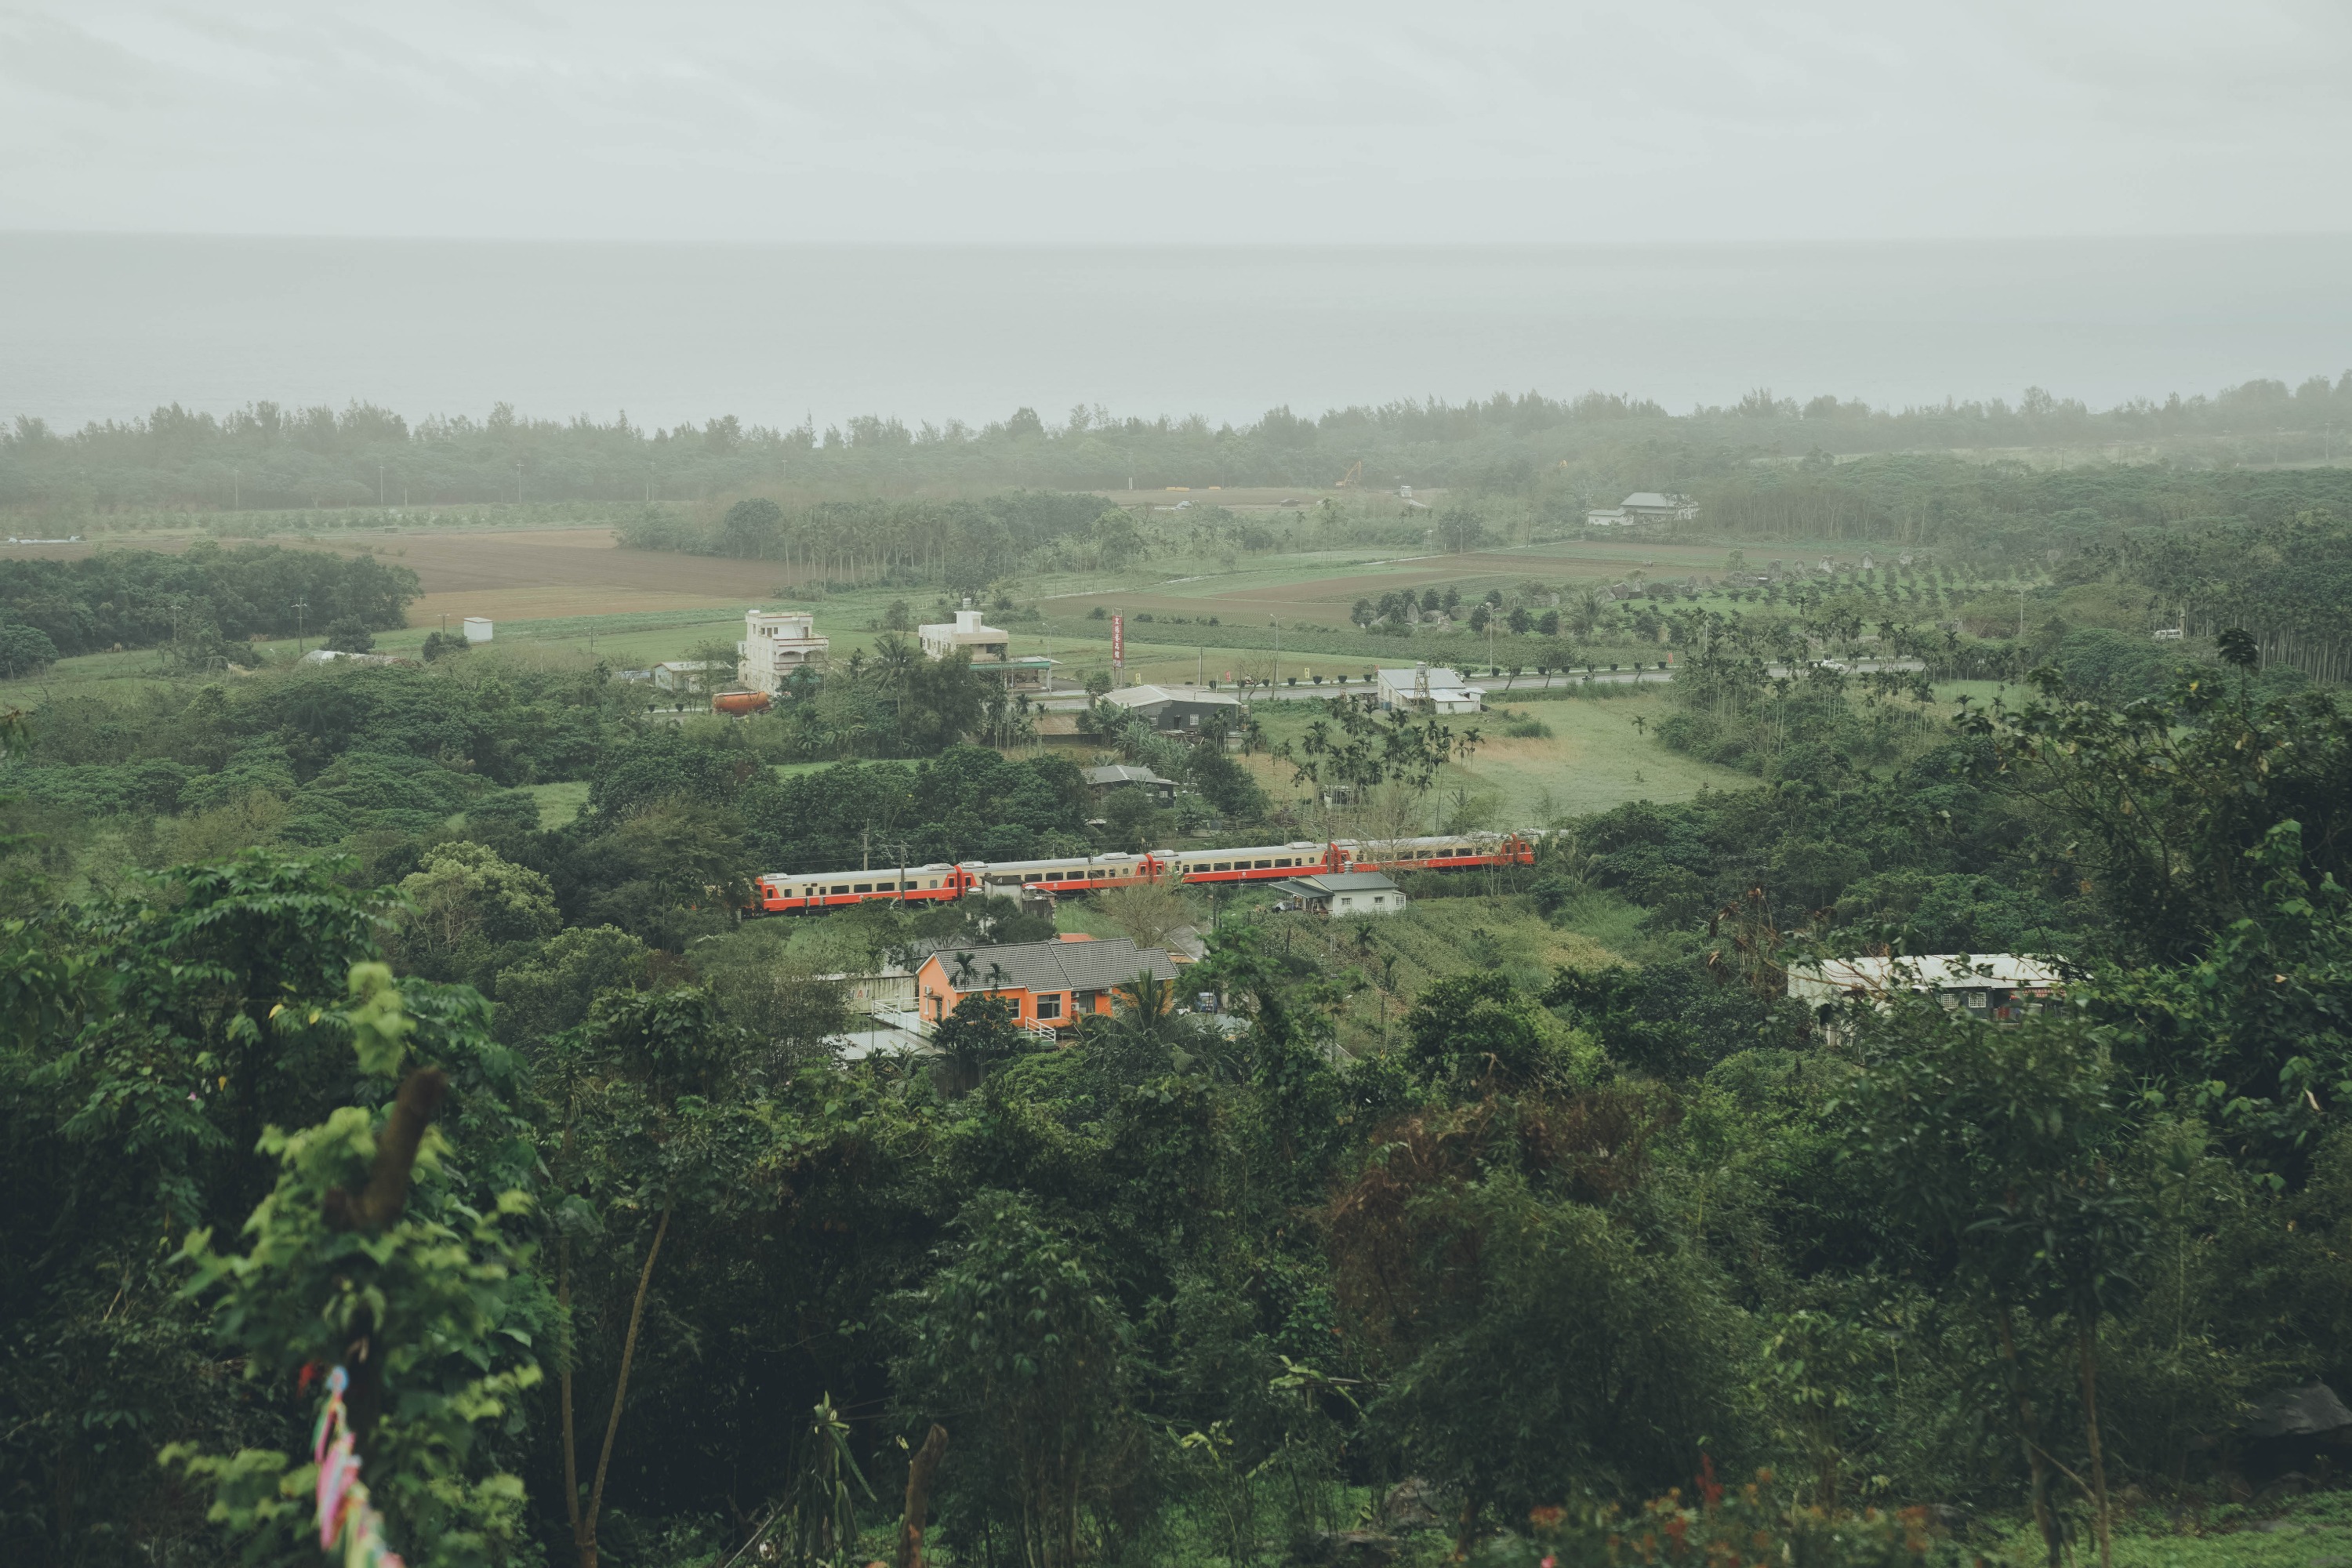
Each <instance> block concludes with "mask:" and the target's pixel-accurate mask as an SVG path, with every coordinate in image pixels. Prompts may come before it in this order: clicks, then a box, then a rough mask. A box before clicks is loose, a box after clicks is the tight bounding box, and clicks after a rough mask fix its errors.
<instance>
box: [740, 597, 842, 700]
mask: <svg viewBox="0 0 2352 1568" xmlns="http://www.w3.org/2000/svg"><path fill="white" fill-rule="evenodd" d="M832 646H833V639H832V638H831V637H819V636H817V635H816V617H815V616H813V615H811V614H809V613H808V612H807V611H806V610H752V611H750V612H748V613H746V614H745V616H743V640H742V641H741V642H740V643H737V644H736V645H735V655H736V670H735V679H737V680H738V681H739V682H740V684H741V685H742V686H743V687H744V689H746V690H751V691H764V692H766V693H767V694H768V695H769V696H771V697H777V696H781V695H782V692H783V689H784V682H786V681H787V680H790V679H792V677H793V671H794V670H797V669H801V668H805V667H807V666H809V665H812V664H823V663H824V656H825V650H826V649H827V648H829V647H832Z"/></svg>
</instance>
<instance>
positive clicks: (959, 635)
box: [915, 599, 1054, 691]
mask: <svg viewBox="0 0 2352 1568" xmlns="http://www.w3.org/2000/svg"><path fill="white" fill-rule="evenodd" d="M963 603H964V607H963V608H962V609H961V610H958V611H957V612H956V618H955V619H954V620H952V621H935V622H933V623H932V624H930V625H929V626H917V627H916V628H915V636H916V637H917V638H919V640H920V641H921V643H922V645H923V654H924V657H925V658H947V657H948V656H949V655H950V654H952V653H955V652H956V651H957V650H958V649H961V650H962V651H963V652H964V653H965V654H967V655H969V656H970V657H971V668H972V669H973V671H974V673H976V674H981V675H993V676H995V677H997V678H998V679H1001V680H1003V682H1004V684H1005V685H1006V686H1007V687H1009V688H1011V689H1013V690H1015V691H1043V690H1045V687H1046V683H1047V682H1048V680H1049V679H1051V678H1052V674H1053V669H1054V661H1053V660H1052V659H1050V658H1045V657H1043V656H1042V655H1038V656H1031V657H1029V658H1013V637H1012V634H1010V633H1009V632H1005V631H1003V630H1000V629H999V628H997V627H995V626H988V625H985V624H983V623H982V620H981V618H980V612H979V611H978V610H975V609H973V608H972V607H971V600H970V599H966V600H965V601H964V602H963Z"/></svg>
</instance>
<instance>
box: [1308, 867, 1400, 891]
mask: <svg viewBox="0 0 2352 1568" xmlns="http://www.w3.org/2000/svg"><path fill="white" fill-rule="evenodd" d="M1297 882H1298V885H1299V886H1300V887H1302V888H1312V889H1315V890H1316V891H1317V892H1321V893H1393V892H1396V891H1397V890H1398V889H1397V885H1396V884H1395V883H1394V882H1392V881H1391V880H1389V879H1388V878H1386V877H1384V876H1382V875H1381V873H1380V872H1378V871H1336V872H1328V873H1324V874H1321V875H1318V876H1313V877H1300V878H1298V879H1297Z"/></svg>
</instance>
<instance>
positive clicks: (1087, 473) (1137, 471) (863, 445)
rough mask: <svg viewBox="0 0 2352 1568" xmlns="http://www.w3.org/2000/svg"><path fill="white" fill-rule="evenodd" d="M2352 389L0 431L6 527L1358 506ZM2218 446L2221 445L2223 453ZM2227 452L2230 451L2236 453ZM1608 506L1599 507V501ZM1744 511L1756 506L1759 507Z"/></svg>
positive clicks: (2319, 448) (2321, 442)
mask: <svg viewBox="0 0 2352 1568" xmlns="http://www.w3.org/2000/svg"><path fill="white" fill-rule="evenodd" d="M2347 408H2352V373H2347V374H2346V376H2345V377H2344V378H2342V379H2339V380H2337V381H2335V382H2330V381H2329V380H2327V379H2326V377H2324V376H2314V377H2311V378H2308V379H2306V380H2305V381H2304V382H2303V383H2302V384H2299V385H2297V386H2295V387H2294V388H2293V389H2290V388H2289V387H2288V386H2287V385H2286V384H2284V382H2280V381H2274V380H2257V381H2252V382H2248V383H2245V384H2242V385H2240V386H2237V387H2233V388H2230V389H2227V390H2225V391H2223V392H2221V393H2219V394H2217V395H2210V396H2208V395H2201V394H2200V395H2194V396H2190V397H2188V398H2185V399H2184V398H2181V397H2179V396H2178V395H2174V396H2172V397H2170V398H2168V399H2167V400H2166V401H2164V402H2162V403H2157V402H2153V401H2149V400H2146V399H2137V400H2133V401H2131V402H2127V403H2126V404H2123V405H2118V406H2116V407H2115V408H2112V409H2106V410H2103V411H2098V412H2094V411H2092V410H2090V409H2089V408H2087V407H2086V406H2085V405H2083V404H2081V403H2079V402H2076V401H2073V400H2069V399H2063V398H2059V397H2053V396H2052V395H2049V394H2047V393H2044V392H2042V391H2040V390H2039V389H2033V388H2029V389H2028V390H2027V391H2026V393H2025V394H2024V395H2022V396H2021V398H2020V399H2019V401H2018V402H2017V403H2016V404H2015V405H2011V404H2010V403H2008V402H2007V401H2005V400H2002V399H1992V400H1990V401H1984V402H1969V403H1948V404H1946V405H1941V406H1936V405H1928V406H1919V407H1907V408H1903V409H1878V408H1873V407H1870V406H1869V405H1864V404H1862V403H1859V402H1855V401H1852V400H1844V401H1841V400H1840V399H1838V398H1836V397H1834V396H1826V395H1825V396H1819V397H1815V398H1812V399H1811V400H1810V401H1807V402H1803V403H1800V402H1799V401H1797V400H1796V399H1793V398H1789V397H1782V396H1779V395H1774V394H1772V393H1771V392H1769V391H1767V390H1762V389H1759V390H1757V391H1754V392H1750V393H1748V394H1747V395H1744V396H1743V397H1741V398H1740V399H1739V400H1738V401H1737V402H1736V403H1733V404H1730V405H1721V406H1702V407H1699V408H1696V409H1694V410H1692V411H1691V412H1690V413H1688V414H1685V415H1674V414H1669V413H1668V412H1667V411H1666V410H1665V409H1664V408H1663V407H1661V406H1659V405H1657V404H1655V403H1653V402H1649V401H1647V400H1644V399H1641V398H1638V397H1628V396H1624V395H1604V394H1601V393H1589V394H1586V395H1583V396H1581V397H1576V398H1551V397H1547V396H1544V395H1540V394H1538V393H1534V392H1529V393H1526V394H1523V395H1510V394H1507V393H1497V394H1496V395H1494V396H1492V397H1488V398H1485V399H1477V398H1473V399H1469V400H1467V401H1465V402H1462V403H1449V402H1446V401H1444V400H1443V399H1430V400H1425V401H1423V400H1400V401H1396V402H1391V403H1387V404H1383V405H1377V406H1375V405H1356V406H1351V407H1347V408H1335V409H1331V410H1328V411H1327V412H1325V413H1323V414H1321V415H1319V416H1301V415H1297V414H1294V413H1293V412H1292V411H1291V410H1290V409H1289V408H1288V407H1287V406H1279V407H1276V408H1273V409H1269V410H1268V411H1267V412H1266V413H1265V415H1264V416H1262V417H1261V418H1259V419H1258V420H1257V421H1255V423H1251V424H1246V425H1242V426H1234V425H1230V424H1224V425H1217V426H1212V425H1211V424H1210V423H1209V422H1208V421H1207V420H1205V419H1202V418H1200V417H1198V416H1193V417H1190V418H1181V419H1177V418H1170V417H1167V416H1160V417H1156V418H1142V417H1135V416H1113V415H1112V414H1110V413H1108V411H1106V410H1103V409H1101V408H1099V407H1086V406H1080V407H1076V408H1073V409H1071V410H1070V411H1069V413H1068V414H1067V415H1066V416H1063V417H1062V418H1061V419H1059V420H1058V421H1048V420H1047V419H1045V418H1043V417H1041V416H1039V415H1038V413H1037V412H1036V411H1034V410H1033V409H1029V408H1021V409H1017V410H1015V411H1014V412H1013V414H1011V415H1010V416H1007V417H1005V418H1004V419H1002V420H996V421H991V422H988V423H985V424H983V425H982V426H978V427H972V426H967V425H965V424H963V423H962V422H961V421H959V420H950V421H948V422H946V423H945V424H944V425H940V426H933V425H929V424H922V425H918V426H913V427H910V426H908V425H907V424H906V423H904V422H903V421H902V420H900V419H899V418H897V417H893V416H880V415H874V416H860V417H856V418H852V419H849V420H847V421H845V424H844V425H842V426H828V427H826V428H825V429H824V431H822V432H820V431H818V430H817V429H816V428H815V427H814V426H813V425H803V426H797V427H794V428H792V429H782V430H780V429H774V428H770V427H766V426H757V425H746V424H745V423H744V422H743V421H742V420H740V418H738V417H736V416H731V415H730V416H720V417H717V418H712V419H709V420H706V421H705V422H703V423H702V424H701V425H699V426H696V425H690V424H681V425H677V426H672V427H669V428H667V429H665V428H658V427H646V426H640V425H637V424H635V423H633V422H632V421H631V420H630V419H629V417H628V416H627V415H626V414H625V413H624V414H621V415H619V416H615V417H614V419H613V420H612V421H610V422H609V423H604V422H599V421H596V420H594V419H592V418H590V417H587V416H578V417H574V418H572V419H569V420H556V419H541V418H533V417H530V416H526V415H522V414H519V413H518V412H517V411H516V410H515V409H514V408H513V407H511V406H510V405H506V404H499V405H497V406H496V407H494V408H493V409H492V410H491V411H490V412H489V413H488V415H487V416H483V417H480V418H476V417H473V416H467V415H433V416H426V417H423V418H419V419H416V420H415V421H414V422H413V423H412V422H411V420H410V419H409V417H407V416H404V415H402V414H399V413H396V412H394V411H392V410H389V409H385V408H382V407H378V406H376V405H372V404H365V403H359V402H353V403H352V404H351V405H348V406H346V407H344V408H342V409H340V410H338V409H334V408H331V407H327V406H323V405H319V406H311V407H305V408H289V407H284V406H281V405H278V404H276V403H272V402H267V401H262V402H256V403H253V404H249V405H247V406H245V407H243V408H240V409H236V410H234V411H232V412H230V413H228V414H226V415H215V414H213V413H210V412H206V411H201V410H189V409H186V408H183V407H182V406H180V405H177V404H173V405H168V406H165V407H161V408H158V409H156V410H154V411H153V412H152V414H150V415H148V416H144V417H138V418H130V419H122V420H109V421H104V422H93V423H91V424H89V425H86V426H83V427H82V428H81V429H79V430H78V431H71V432H66V431H58V430H53V429H52V428H50V426H48V425H47V423H46V422H45V421H43V420H42V419H40V418H39V417H38V416H35V415H33V414H31V413H29V412H27V413H20V414H18V415H17V416H16V419H15V422H14V424H13V426H10V427H9V428H8V429H7V430H5V431H0V507H8V508H15V509H27V510H33V511H36V512H39V513H43V514H58V515H80V514H86V513H89V512H93V511H97V512H105V511H114V510H124V509H138V508H169V509H181V510H188V509H195V510H241V509H256V510H283V509H287V508H322V507H356V506H372V507H386V506H399V507H403V508H407V507H412V506H413V507H422V508H432V507H445V506H451V505H473V504H481V503H487V502H497V501H507V502H514V503H518V504H524V503H529V502H532V501H542V502H543V501H551V500H568V501H580V502H602V503H607V504H610V503H620V502H628V501H638V502H642V503H646V504H651V503H653V502H656V501H661V500H669V501H680V500H704V499H708V498H710V497H716V496H726V495H730V494H739V495H740V494H743V493H747V492H750V491H753V490H758V489H775V488H777V487H779V486H781V485H786V484H789V485H792V486H793V487H796V488H797V489H798V490H799V491H800V492H801V493H803V494H804V495H807V496H809V497H811V498H812V499H823V498H825V497H828V496H846V497H860V496H867V495H873V494H877V493H893V492H896V493H899V494H908V493H916V492H924V493H935V494H955V493H971V492H972V491H974V490H983V489H1003V488H1009V487H1026V488H1033V489H1118V488H1121V487H1125V486H1128V485H1129V484H1135V485H1139V486H1141V487H1143V488H1144V489H1160V487H1162V486H1165V485H1188V486H1200V485H1208V484H1222V485H1242V484H1250V485H1295V486H1303V487H1308V488H1323V487H1328V486H1330V485H1331V484H1332V483H1333V482H1334V481H1335V480H1337V479H1340V478H1341V477H1342V476H1343V475H1344V474H1345V473H1346V472H1348V471H1349V469H1350V468H1351V467H1352V466H1353V465H1354V464H1356V463H1358V462H1362V463H1364V464H1367V465H1370V468H1372V469H1373V470H1374V471H1376V472H1377V474H1378V478H1377V479H1374V480H1372V481H1371V483H1372V484H1373V485H1374V487H1375V488H1379V487H1380V486H1382V485H1385V484H1386V483H1389V482H1391V475H1394V476H1397V477H1398V478H1401V479H1404V480H1406V481H1407V482H1411V483H1414V484H1418V485H1426V486H1441V485H1443V486H1470V487H1481V488H1502V489H1522V488H1525V487H1526V486H1528V484H1530V483H1532V482H1533V481H1534V480H1535V479H1537V478H1538V477H1539V476H1540V475H1541V474H1543V473H1544V472H1545V471H1547V470H1549V469H1552V468H1554V467H1555V466H1556V465H1557V464H1559V463H1560V462H1562V461H1564V460H1567V461H1581V460H1584V459H1587V458H1595V457H1600V458H1607V457H1609V456H1610V455H1611V454H1613V453H1615V452H1617V451H1619V450H1620V449H1624V448H1634V449H1640V448H1646V447H1690V448H1692V449H1694V450H1695V451H1696V452H1702V453H1709V454H1717V453H1721V454H1731V453H1737V454H1741V455H1746V456H1756V455H1780V456H1783V457H1789V458H1796V457H1801V456H1802V455H1804V454H1805V453H1807V452H1809V451H1811V450H1814V449H1817V448H1820V449H1826V450H1831V451H1837V452H1846V453H1853V452H1899V451H1904V450H1907V449H1912V448H1917V447H1929V448H1934V447H2016V446H2047V445H2071V446H2082V447H2096V446H2100V445H2103V444H2112V443H2118V442H2123V443H2151V442H2167V441H2179V440H2183V439H2189V440H2195V439H2200V438H2201V439H2204V440H2207V441H2209V442H2220V443H2224V444H2225V446H2224V447H2217V448H2216V455H2217V456H2219V457H2221V458H2227V459H2231V460H2236V461H2249V460H2259V461H2264V462H2269V463H2273V464H2276V463H2284V462H2290V461H2297V462H2308V461H2312V460H2315V459H2317V460H2321V461H2325V460H2327V459H2329V458H2332V457H2334V456H2339V455H2341V454H2340V451H2339V450H2338V448H2339V447H2341V446H2342V445H2343V444H2344V442H2345V441H2346V440H2347V437H2345V436H2344V435H2343V431H2344V428H2345V426H2347V423H2352V422H2347ZM2229 443H2234V445H2227V444H2229ZM2240 447H2242V448H2243V450H2239V448H2240ZM1608 499H1609V500H1612V501H1613V500H1615V499H1616V498H1615V497H1611V498H1608ZM1754 504H1757V505H1759V506H1769V502H1767V501H1759V502H1756V503H1754Z"/></svg>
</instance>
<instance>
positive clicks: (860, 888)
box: [849, 882, 874, 893]
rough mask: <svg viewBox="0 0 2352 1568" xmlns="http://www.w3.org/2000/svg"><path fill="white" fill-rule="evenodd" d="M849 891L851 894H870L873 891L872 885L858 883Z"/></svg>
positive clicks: (869, 883)
mask: <svg viewBox="0 0 2352 1568" xmlns="http://www.w3.org/2000/svg"><path fill="white" fill-rule="evenodd" d="M849 890H850V891H851V892H853V893H870V892H872V891H873V890H874V884H873V883H871V882H860V883H858V884H857V886H856V887H854V888H852V889H849Z"/></svg>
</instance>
